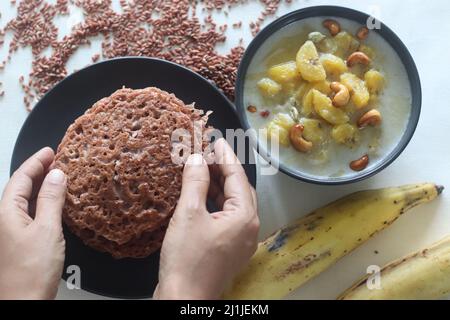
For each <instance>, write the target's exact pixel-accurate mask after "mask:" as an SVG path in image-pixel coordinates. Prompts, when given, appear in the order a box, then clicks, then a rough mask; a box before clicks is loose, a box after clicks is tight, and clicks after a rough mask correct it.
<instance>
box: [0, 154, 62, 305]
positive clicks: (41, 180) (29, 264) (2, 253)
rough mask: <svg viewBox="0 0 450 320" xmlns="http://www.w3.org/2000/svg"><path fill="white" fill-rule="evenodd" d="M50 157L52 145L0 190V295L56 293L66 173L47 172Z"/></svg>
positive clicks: (32, 296)
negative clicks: (1, 193) (0, 191)
mask: <svg viewBox="0 0 450 320" xmlns="http://www.w3.org/2000/svg"><path fill="white" fill-rule="evenodd" d="M53 159H54V153H53V150H52V149H50V148H44V149H42V150H40V151H39V152H37V153H36V154H34V155H33V156H32V157H31V158H29V159H28V160H27V161H26V162H25V163H24V164H23V165H22V166H21V167H20V168H19V169H18V170H17V171H16V172H15V173H14V174H13V176H12V177H11V179H10V181H9V182H8V184H7V185H6V187H5V190H4V192H3V196H2V198H1V201H0V299H53V298H55V296H56V293H57V289H58V284H59V280H60V279H61V274H62V269H63V264H64V251H65V242H64V236H63V233H62V226H61V212H62V208H63V206H64V201H65V195H66V177H65V175H64V173H63V172H62V171H61V170H59V169H54V170H51V171H50V172H48V171H49V167H50V165H51V164H52V162H53ZM47 172H48V173H47Z"/></svg>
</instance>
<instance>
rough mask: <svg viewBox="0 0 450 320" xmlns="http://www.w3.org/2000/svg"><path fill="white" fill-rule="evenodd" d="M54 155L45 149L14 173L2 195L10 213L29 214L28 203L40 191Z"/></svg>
mask: <svg viewBox="0 0 450 320" xmlns="http://www.w3.org/2000/svg"><path fill="white" fill-rule="evenodd" d="M53 158H54V153H53V150H52V149H51V148H48V147H45V148H43V149H41V150H40V151H38V152H36V153H35V154H34V155H33V156H31V157H30V158H29V159H28V160H26V161H25V162H24V163H23V164H22V165H21V166H20V167H19V169H17V170H16V172H14V174H13V175H12V177H11V179H10V180H9V182H8V184H7V185H6V187H5V190H4V192H3V195H2V203H5V204H6V206H7V207H8V210H5V211H7V212H9V213H14V212H16V211H15V210H14V209H17V210H19V211H20V212H22V213H27V212H28V202H29V200H30V199H31V198H33V197H34V194H36V193H37V192H38V190H39V187H40V184H41V182H42V180H43V179H44V175H45V172H46V170H47V168H48V166H49V165H50V164H51V163H52V161H53Z"/></svg>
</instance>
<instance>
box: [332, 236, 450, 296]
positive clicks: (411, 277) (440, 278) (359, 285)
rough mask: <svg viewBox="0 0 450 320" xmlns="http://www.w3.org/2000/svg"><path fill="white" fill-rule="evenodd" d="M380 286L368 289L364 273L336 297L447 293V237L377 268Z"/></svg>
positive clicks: (449, 265)
mask: <svg viewBox="0 0 450 320" xmlns="http://www.w3.org/2000/svg"><path fill="white" fill-rule="evenodd" d="M380 276H381V278H380V279H381V288H380V289H379V290H377V289H372V290H369V289H368V288H367V285H366V281H367V279H368V277H369V276H366V277H364V278H362V279H361V280H359V281H358V282H356V283H355V284H354V285H353V286H352V287H350V288H349V289H347V290H346V291H345V292H344V293H343V294H342V295H341V296H340V297H339V298H338V299H342V300H344V299H345V300H376V299H383V300H386V299H438V298H443V297H445V296H448V295H449V294H450V237H446V238H444V239H442V240H441V241H439V242H437V243H435V244H433V245H431V246H430V247H429V248H426V249H423V250H421V251H418V252H415V253H413V254H410V255H408V256H406V257H404V258H403V259H400V260H397V261H393V262H391V263H389V264H387V265H386V266H384V267H383V268H382V269H381V271H380Z"/></svg>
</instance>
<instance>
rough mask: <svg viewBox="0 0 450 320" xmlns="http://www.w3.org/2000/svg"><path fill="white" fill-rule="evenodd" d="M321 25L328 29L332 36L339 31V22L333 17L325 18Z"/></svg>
mask: <svg viewBox="0 0 450 320" xmlns="http://www.w3.org/2000/svg"><path fill="white" fill-rule="evenodd" d="M322 25H323V26H324V27H325V28H327V29H328V31H330V34H331V35H332V36H333V37H334V36H335V35H337V34H338V33H339V32H340V31H341V26H340V24H339V22H337V21H336V20H333V19H327V20H325V21H324V22H323V23H322Z"/></svg>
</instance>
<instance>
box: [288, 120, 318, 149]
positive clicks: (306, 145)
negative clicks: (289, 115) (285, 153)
mask: <svg viewBox="0 0 450 320" xmlns="http://www.w3.org/2000/svg"><path fill="white" fill-rule="evenodd" d="M303 130H305V127H303V125H301V124H296V125H294V126H292V127H291V129H290V130H289V140H290V141H291V143H292V145H293V146H294V148H295V150H297V151H300V152H308V151H310V150H311V149H312V146H313V144H312V142H311V141H307V140H305V139H304V138H303V136H302V134H303Z"/></svg>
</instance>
